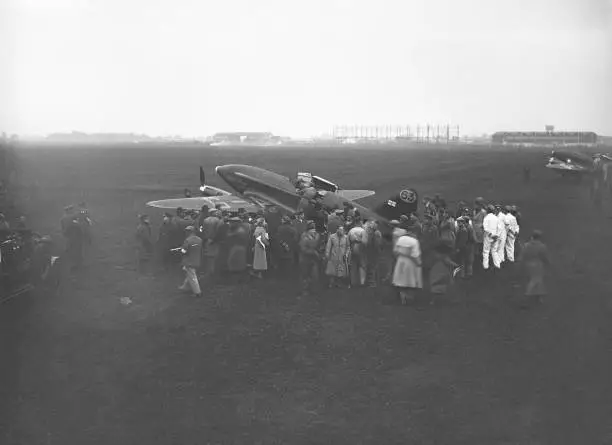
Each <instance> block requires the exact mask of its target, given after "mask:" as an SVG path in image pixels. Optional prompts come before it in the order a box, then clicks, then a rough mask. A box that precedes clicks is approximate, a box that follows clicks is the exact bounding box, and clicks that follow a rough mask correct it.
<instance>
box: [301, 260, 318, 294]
mask: <svg viewBox="0 0 612 445" xmlns="http://www.w3.org/2000/svg"><path fill="white" fill-rule="evenodd" d="M320 267H321V265H320V264H319V260H318V259H317V258H314V257H307V256H300V282H301V289H302V292H307V291H309V290H310V291H315V290H316V287H317V286H318V284H319V275H320V274H319V268H320Z"/></svg>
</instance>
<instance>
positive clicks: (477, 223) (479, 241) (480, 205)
mask: <svg viewBox="0 0 612 445" xmlns="http://www.w3.org/2000/svg"><path fill="white" fill-rule="evenodd" d="M485 216H487V211H486V209H485V201H484V198H482V197H478V198H476V199H475V200H474V213H473V215H472V227H473V228H474V254H475V255H476V258H477V259H478V264H482V261H481V260H482V249H483V243H484V228H483V224H484V219H485Z"/></svg>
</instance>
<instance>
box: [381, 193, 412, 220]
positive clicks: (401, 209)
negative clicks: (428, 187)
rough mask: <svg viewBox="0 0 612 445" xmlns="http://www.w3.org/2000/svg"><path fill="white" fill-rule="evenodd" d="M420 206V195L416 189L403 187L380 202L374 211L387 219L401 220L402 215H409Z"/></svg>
mask: <svg viewBox="0 0 612 445" xmlns="http://www.w3.org/2000/svg"><path fill="white" fill-rule="evenodd" d="M418 207H419V195H418V193H417V191H416V190H414V189H403V190H401V191H400V192H399V193H397V194H396V195H394V196H392V197H390V198H389V199H387V200H386V201H383V202H382V203H380V204H379V205H378V206H376V208H375V209H374V211H375V212H376V213H377V214H378V215H380V216H382V217H383V218H386V219H387V220H393V219H397V220H399V218H400V216H401V215H406V216H409V215H410V214H411V213H413V212H416V211H417V209H418Z"/></svg>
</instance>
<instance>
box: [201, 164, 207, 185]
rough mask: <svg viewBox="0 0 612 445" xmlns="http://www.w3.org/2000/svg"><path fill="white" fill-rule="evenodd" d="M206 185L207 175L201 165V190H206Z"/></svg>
mask: <svg viewBox="0 0 612 445" xmlns="http://www.w3.org/2000/svg"><path fill="white" fill-rule="evenodd" d="M205 185H206V175H205V174H204V168H202V166H201V165H200V190H204V186H205Z"/></svg>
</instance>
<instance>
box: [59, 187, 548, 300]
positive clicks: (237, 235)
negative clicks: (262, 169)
mask: <svg viewBox="0 0 612 445" xmlns="http://www.w3.org/2000/svg"><path fill="white" fill-rule="evenodd" d="M69 209H70V210H71V211H74V207H70V208H69ZM82 212H83V209H81V210H79V212H77V213H78V214H79V215H81V216H80V217H72V216H71V218H72V220H71V222H70V224H67V225H64V223H63V227H66V229H68V228H70V227H73V228H74V226H75V225H76V226H77V227H80V228H81V229H80V231H78V230H75V231H74V233H75V234H77V235H74V236H78V234H79V233H80V234H81V235H80V236H81V238H80V239H81V240H80V241H77V242H72V241H70V240H69V242H68V245H70V246H75V247H73V249H77V246H79V245H81V246H82V245H84V241H85V239H86V238H87V237H86V235H85V234H86V233H87V231H88V230H90V227H91V222H90V220H89V218H88V217H86V218H84V217H83V215H84V214H83V213H82ZM520 220H521V215H520V212H519V211H518V209H517V208H516V206H502V205H495V204H491V203H486V202H485V201H484V199H483V198H477V199H476V200H475V201H474V202H473V205H472V206H468V205H467V204H466V203H465V202H459V203H458V204H457V206H456V208H455V209H453V210H451V209H450V208H449V207H448V206H447V205H446V203H445V201H444V199H442V198H441V197H440V196H438V195H436V197H435V198H433V199H430V198H425V199H424V200H423V211H422V212H421V214H418V213H413V214H410V215H401V216H400V217H399V219H397V220H393V221H391V222H390V225H391V226H392V230H391V231H390V230H388V228H387V227H380V226H379V223H378V222H377V221H376V220H363V219H362V217H361V215H360V214H359V211H358V210H357V209H355V208H354V207H353V206H352V205H351V204H350V203H345V207H344V209H338V210H335V211H333V212H332V213H327V212H325V211H323V209H321V208H319V209H317V211H316V212H315V213H314V214H311V215H308V218H307V217H306V216H305V215H304V213H303V212H298V213H297V214H295V215H292V216H288V215H283V214H282V212H280V211H278V210H277V209H275V208H274V207H272V208H269V209H267V210H266V211H264V210H261V211H259V212H258V213H256V214H249V213H247V212H246V211H244V210H237V211H225V210H223V209H221V208H215V209H210V210H209V209H208V207H206V206H205V207H203V208H202V209H201V211H189V210H184V209H182V208H178V209H177V210H176V212H174V213H169V212H167V213H164V216H163V221H162V222H161V224H160V226H159V229H158V231H157V232H158V235H157V236H154V231H153V229H152V226H151V221H150V218H149V217H148V216H147V215H139V217H138V225H137V228H136V234H135V242H136V249H135V252H136V268H137V269H138V271H139V272H140V273H143V274H152V273H156V270H157V267H156V266H155V265H156V264H157V265H158V266H159V267H160V268H161V269H165V270H170V269H171V268H175V267H176V264H177V263H181V265H182V268H183V270H184V271H185V281H184V282H183V284H182V285H181V286H180V287H179V288H180V289H181V290H183V291H189V292H191V293H192V294H193V295H195V296H201V295H202V292H203V289H204V291H206V290H208V289H211V288H212V287H213V286H214V285H215V283H217V282H218V280H219V279H220V278H222V277H224V276H225V277H227V279H228V280H229V281H231V282H236V281H241V280H244V279H247V278H248V277H249V276H251V277H253V278H254V279H263V278H265V277H268V276H276V278H278V279H283V280H297V282H299V284H300V289H301V292H302V294H309V293H314V292H317V291H318V290H319V289H320V288H321V287H322V286H326V287H329V288H338V287H343V288H347V289H348V288H357V287H371V288H375V287H378V286H381V285H383V284H388V285H391V286H393V288H395V289H396V290H397V293H398V296H399V300H400V301H401V302H402V303H403V304H408V303H410V302H411V301H414V299H415V297H416V295H417V294H418V293H419V291H421V290H424V291H425V292H426V293H427V294H430V295H432V301H433V297H435V296H436V295H440V294H445V293H446V292H447V291H448V289H449V287H450V286H451V285H452V284H453V282H454V281H455V280H456V279H458V278H459V279H470V278H471V277H472V276H473V274H474V269H476V271H477V272H479V273H487V271H492V272H488V273H492V274H495V271H497V270H499V269H501V268H502V267H503V265H504V264H510V263H514V262H515V260H516V259H515V249H516V247H517V246H518V245H519V242H518V240H519V236H520V224H521V221H520ZM64 233H65V234H66V236H67V237H69V236H70V235H68V231H67V230H66V231H65V232H64ZM540 238H541V233H540V232H538V231H536V232H534V234H533V235H532V237H531V239H530V240H529V241H528V242H527V243H526V244H525V245H524V247H523V249H522V252H521V253H522V259H523V263H524V265H525V271H526V273H527V278H528V279H527V283H526V288H525V295H527V296H535V297H538V298H540V297H541V296H543V295H544V294H545V293H546V289H545V287H544V281H543V276H544V275H543V274H544V268H545V266H546V264H547V263H548V256H547V252H546V247H545V246H544V244H542V242H541V240H540ZM77 239H79V238H77ZM71 242H72V244H71ZM68 250H69V251H70V248H69V249H68ZM75 255H76V256H75ZM72 256H73V257H74V258H77V259H78V255H77V254H75V253H73V254H72Z"/></svg>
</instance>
